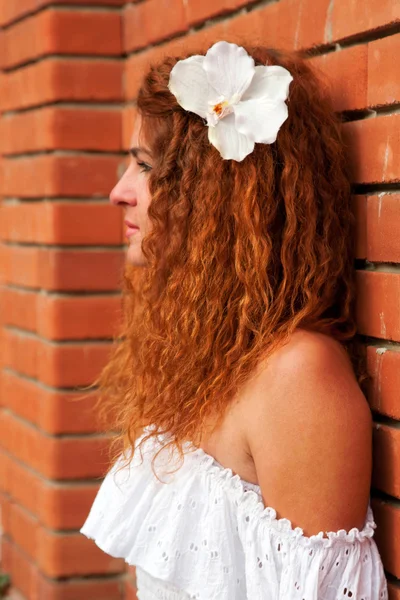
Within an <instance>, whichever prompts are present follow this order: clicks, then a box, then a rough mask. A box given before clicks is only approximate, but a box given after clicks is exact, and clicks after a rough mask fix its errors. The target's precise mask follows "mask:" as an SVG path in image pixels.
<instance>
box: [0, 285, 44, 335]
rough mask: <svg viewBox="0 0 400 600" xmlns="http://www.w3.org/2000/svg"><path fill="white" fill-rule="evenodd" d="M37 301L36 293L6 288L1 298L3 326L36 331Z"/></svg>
mask: <svg viewBox="0 0 400 600" xmlns="http://www.w3.org/2000/svg"><path fill="white" fill-rule="evenodd" d="M37 299H38V295H37V294H36V293H35V292H31V291H29V292H27V291H25V290H16V289H12V288H8V287H4V288H3V290H2V294H1V296H0V301H1V312H2V317H3V324H4V325H14V326H15V327H19V328H20V329H26V330H27V331H32V332H34V331H36V329H37V324H36V321H37Z"/></svg>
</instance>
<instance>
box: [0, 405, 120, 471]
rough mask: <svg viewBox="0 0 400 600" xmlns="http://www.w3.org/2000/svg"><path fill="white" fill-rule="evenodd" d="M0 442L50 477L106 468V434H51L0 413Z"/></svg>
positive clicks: (9, 450)
mask: <svg viewBox="0 0 400 600" xmlns="http://www.w3.org/2000/svg"><path fill="white" fill-rule="evenodd" d="M0 431H1V436H0V438H1V445H2V446H3V448H5V449H6V450H7V452H10V453H11V454H12V455H13V456H15V457H16V458H17V459H18V460H20V461H22V462H23V463H24V464H26V465H29V466H30V467H31V468H32V469H34V470H35V471H37V472H38V473H40V474H41V475H43V476H44V477H47V478H49V479H59V480H64V479H67V480H68V479H79V478H86V479H90V478H95V477H102V476H104V473H105V472H106V470H107V467H108V456H107V454H108V453H107V449H108V446H109V442H108V439H107V438H106V437H105V436H90V437H71V438H69V437H62V438H56V437H50V436H47V435H43V434H42V433H41V431H40V430H39V429H37V428H36V427H33V426H32V425H29V424H27V423H26V422H25V421H22V420H20V419H18V418H17V417H15V416H14V415H12V414H11V413H5V412H4V411H3V413H2V414H1V415H0Z"/></svg>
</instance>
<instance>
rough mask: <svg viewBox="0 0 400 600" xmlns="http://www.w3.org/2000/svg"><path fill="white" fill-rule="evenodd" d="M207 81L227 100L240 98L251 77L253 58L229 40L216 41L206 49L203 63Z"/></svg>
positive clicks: (253, 70) (252, 73) (253, 68)
mask: <svg viewBox="0 0 400 600" xmlns="http://www.w3.org/2000/svg"><path fill="white" fill-rule="evenodd" d="M203 67H204V70H205V71H206V73H207V78H208V82H209V83H210V85H211V86H212V87H213V88H214V89H215V90H216V91H217V92H218V94H219V95H221V96H224V98H226V99H227V100H230V99H231V98H232V97H236V95H237V98H238V99H240V98H241V96H242V94H243V93H244V92H245V91H246V89H247V88H248V87H249V85H250V83H251V80H252V78H253V75H254V72H255V67H254V60H253V58H252V57H251V56H249V55H248V54H247V52H246V50H245V49H244V48H242V47H241V46H238V45H237V44H231V43H229V42H216V43H215V44H214V45H213V46H211V48H210V49H209V50H208V51H207V54H206V56H205V58H204V64H203Z"/></svg>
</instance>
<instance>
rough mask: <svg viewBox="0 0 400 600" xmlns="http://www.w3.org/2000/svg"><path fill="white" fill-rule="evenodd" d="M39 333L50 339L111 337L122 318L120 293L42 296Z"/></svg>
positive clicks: (38, 321) (39, 306) (39, 307)
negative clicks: (116, 294) (114, 294)
mask: <svg viewBox="0 0 400 600" xmlns="http://www.w3.org/2000/svg"><path fill="white" fill-rule="evenodd" d="M37 307H38V319H37V325H38V327H37V331H38V334H39V335H41V336H43V337H45V338H47V339H50V340H64V339H65V340H71V339H74V340H75V339H81V340H85V339H87V340H89V339H101V338H108V339H110V338H112V337H113V335H115V334H116V329H117V323H118V322H119V320H120V313H121V298H120V296H94V297H91V296H87V297H85V296H84V297H82V296H78V297H59V296H49V295H47V296H40V297H39V300H38V303H37Z"/></svg>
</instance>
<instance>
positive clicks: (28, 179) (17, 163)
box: [3, 154, 121, 198]
mask: <svg viewBox="0 0 400 600" xmlns="http://www.w3.org/2000/svg"><path fill="white" fill-rule="evenodd" d="M120 164H121V158H120V157H118V156H101V155H79V154H78V155H70V156H65V155H58V154H55V155H54V154H53V155H39V156H34V157H31V156H29V157H21V158H7V159H4V181H3V194H4V195H5V196H18V197H20V198H40V197H43V196H46V197H60V196H61V197H63V196H64V197H68V198H72V197H77V198H85V197H87V196H92V195H93V196H99V197H104V196H107V195H108V194H109V192H110V191H111V189H112V188H113V186H114V185H115V182H116V180H117V178H118V168H119V165H120Z"/></svg>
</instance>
